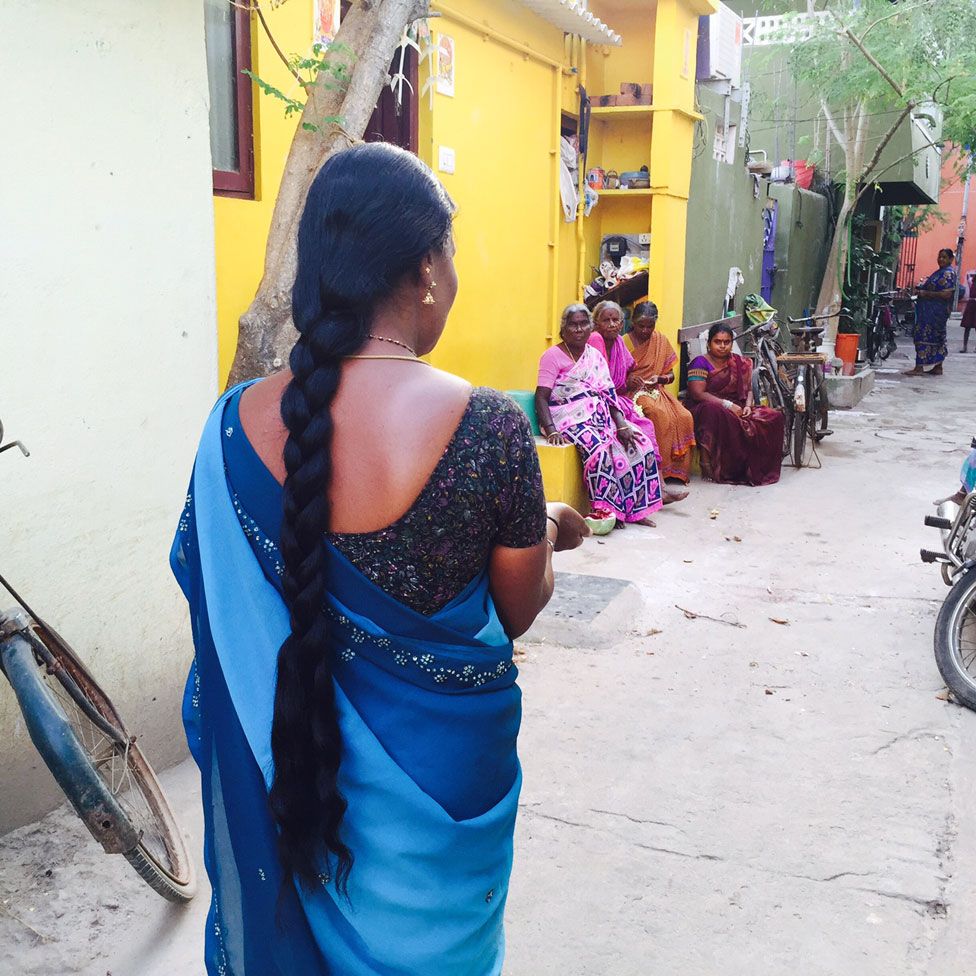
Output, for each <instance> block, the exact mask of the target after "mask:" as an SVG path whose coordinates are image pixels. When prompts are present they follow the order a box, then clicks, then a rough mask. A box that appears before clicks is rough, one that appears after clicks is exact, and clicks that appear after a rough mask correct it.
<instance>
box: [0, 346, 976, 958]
mask: <svg viewBox="0 0 976 976" xmlns="http://www.w3.org/2000/svg"><path fill="white" fill-rule="evenodd" d="M957 345H958V340H957V339H956V337H955V336H950V347H951V348H953V349H955V347H956V346H957ZM907 348H908V347H906V346H903V347H902V349H901V350H900V351H899V353H897V354H896V355H895V356H893V357H892V359H891V360H889V364H888V366H887V367H886V368H885V369H883V370H882V371H881V372H879V374H878V381H877V385H876V388H875V390H874V392H873V393H872V394H871V395H870V396H869V397H868V398H867V399H865V400H864V401H863V402H862V403H861V404H860V406H859V407H857V408H856V409H854V410H852V411H849V412H846V413H839V412H837V413H834V414H833V415H832V418H831V426H832V427H833V429H834V430H835V434H834V436H833V437H831V438H829V439H828V440H827V441H826V442H825V443H824V444H823V445H822V447H821V457H822V462H823V467H822V469H820V470H801V471H794V470H793V469H791V468H784V472H783V478H782V481H781V482H780V484H778V485H776V486H774V487H770V488H761V489H749V488H737V487H729V486H722V485H712V484H704V483H702V482H700V481H696V482H694V483H693V492H692V495H691V497H690V498H689V499H688V500H687V501H686V502H684V503H682V504H681V505H676V506H672V507H670V508H669V509H668V510H666V511H664V512H661V513H659V515H658V516H657V522H658V527H657V528H656V529H646V528H641V527H633V526H632V527H629V528H627V529H626V530H625V531H622V532H615V533H613V534H612V535H611V536H609V537H608V538H606V539H591V540H589V541H588V542H587V543H586V544H585V545H584V546H583V547H582V548H581V549H580V550H578V551H576V552H573V553H569V554H564V555H561V556H560V557H558V561H557V570H558V571H560V572H561V574H562V578H561V583H560V588H559V592H558V594H557V597H556V599H555V600H554V603H553V605H552V607H551V608H550V610H549V611H548V612H547V613H546V615H545V617H544V618H543V619H541V620H540V622H539V623H537V625H536V627H535V629H534V630H533V631H531V632H530V634H529V635H527V637H526V638H525V639H523V640H522V641H520V642H519V646H518V649H517V658H518V661H519V665H520V669H521V686H522V689H523V696H524V698H523V701H524V706H525V715H524V721H523V732H522V738H521V741H520V754H521V757H522V762H523V766H524V775H525V781H524V787H523V791H522V802H521V811H520V820H519V825H518V828H517V833H516V862H515V869H514V873H513V877H512V887H511V893H510V897H509V904H508V913H507V920H508V921H507V937H508V957H507V964H506V969H505V971H506V973H507V974H510V976H604V974H605V976H645V974H650V973H662V974H663V973H671V974H696V976H710V974H719V973H721V974H726V976H727V974H743V976H744V974H769V976H779V974H786V973H797V974H800V976H819V974H832V976H834V974H841V973H843V974H854V973H857V974H859V976H875V974H877V976H881V974H884V976H902V974H910V973H932V974H942V973H960V974H961V973H963V972H965V971H967V967H969V966H970V965H971V963H970V962H969V960H970V958H971V951H970V949H969V945H968V940H967V938H966V935H967V933H968V932H972V931H973V924H974V923H976V918H974V916H976V897H974V895H976V837H974V836H973V835H972V833H971V832H970V833H968V834H967V833H965V832H962V831H961V830H960V825H963V824H967V823H972V822H973V820H974V814H976V809H974V808H976V792H974V789H973V786H974V782H973V781H974V772H973V770H974V764H973V762H972V761H971V752H972V750H973V749H974V746H976V716H974V715H972V714H970V713H969V712H967V711H965V710H963V709H961V708H959V707H957V706H955V705H953V704H951V703H947V702H946V701H944V700H943V697H941V696H942V692H943V683H942V681H941V679H940V677H939V674H938V672H937V670H936V667H935V663H934V661H933V656H932V630H933V625H934V620H935V615H936V613H937V611H938V608H939V605H940V603H941V601H942V599H943V597H944V596H945V593H946V592H947V591H946V588H945V586H944V585H943V583H942V580H941V578H940V575H939V573H938V570H937V568H935V567H932V566H924V565H922V564H921V563H920V562H919V559H918V550H919V548H920V547H921V546H932V545H935V544H937V538H936V533H935V530H933V529H926V528H924V527H923V526H922V518H923V516H924V515H926V514H928V513H931V512H932V511H933V508H932V501H933V499H935V498H937V497H939V496H942V495H946V494H949V493H950V492H952V491H954V490H955V488H956V487H957V478H956V476H957V473H958V469H959V465H960V462H961V461H962V459H963V457H964V456H965V453H966V451H967V450H968V446H969V440H970V437H971V435H972V434H973V430H972V416H971V410H970V409H969V408H970V403H971V391H972V389H973V384H974V382H976V357H963V356H958V355H952V356H951V357H950V359H949V361H948V362H947V364H946V375H945V377H944V378H942V379H941V380H939V379H933V378H929V377H921V378H906V377H902V376H900V375H899V372H900V370H901V369H904V368H907V366H908V365H909V359H908V357H907V354H906V353H907ZM160 558H161V559H162V558H164V554H162V553H161V554H160ZM173 705H174V708H175V707H176V705H177V703H176V702H174V703H173ZM25 748H26V746H25ZM164 782H165V784H166V786H167V788H168V790H169V791H170V796H171V798H172V800H173V801H174V805H175V806H176V808H177V810H178V814H179V816H180V817H181V820H182V822H183V823H184V824H185V825H186V827H187V829H188V830H189V831H190V832H191V833H192V834H193V839H194V841H195V843H196V844H197V845H198V844H199V839H200V815H199V798H198V785H197V779H196V771H195V769H194V767H193V766H192V764H191V763H190V762H184V763H183V764H182V765H180V766H178V767H176V768H175V769H172V770H170V771H169V772H168V773H167V774H166V775H165V776H164ZM202 888H203V889H204V890H201V892H200V894H199V895H198V896H197V898H196V900H195V901H194V903H193V904H192V906H191V907H190V908H189V909H186V910H180V909H177V908H174V907H173V906H170V905H168V904H166V903H164V902H163V901H161V900H159V899H158V898H157V897H156V896H155V895H153V894H152V893H151V892H150V891H149V890H148V889H147V888H145V887H144V886H143V885H142V884H141V883H140V882H139V881H138V879H137V878H136V877H135V875H134V874H132V873H131V872H130V871H129V869H128V867H127V866H126V865H125V863H124V862H123V861H122V860H121V859H118V858H108V857H105V856H104V855H102V854H101V853H100V851H99V850H98V849H96V847H95V845H94V844H93V843H92V842H91V841H90V840H88V839H87V835H85V833H84V830H83V828H82V827H81V826H80V824H79V823H78V822H76V821H75V820H74V818H73V817H72V816H71V815H70V814H68V813H67V812H65V811H64V810H63V809H62V810H61V811H57V812H55V813H54V814H51V815H50V816H48V817H47V818H45V819H44V820H42V821H40V822H39V823H37V824H34V825H31V826H28V827H24V828H21V829H19V830H17V831H14V832H13V833H11V834H9V835H7V836H6V837H4V838H3V839H2V841H0V946H2V949H0V973H3V974H11V976H13V974H17V976H68V974H81V976H109V974H110V976H164V974H165V976H202V972H203V970H202V962H201V941H202V929H203V924H204V919H205V915H206V910H207V901H208V899H207V896H206V891H205V886H202Z"/></svg>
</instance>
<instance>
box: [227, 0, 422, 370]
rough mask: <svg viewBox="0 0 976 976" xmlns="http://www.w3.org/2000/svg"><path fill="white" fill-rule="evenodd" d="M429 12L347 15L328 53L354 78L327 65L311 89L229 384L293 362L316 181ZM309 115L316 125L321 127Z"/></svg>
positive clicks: (354, 131)
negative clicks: (294, 313) (300, 251)
mask: <svg viewBox="0 0 976 976" xmlns="http://www.w3.org/2000/svg"><path fill="white" fill-rule="evenodd" d="M428 12H429V0H359V2H358V3H354V4H353V6H352V8H351V9H350V11H349V13H348V14H347V15H346V17H345V18H344V19H343V21H342V25H341V26H340V28H339V32H338V34H337V35H336V39H335V44H334V46H333V48H332V49H331V51H330V54H329V61H330V63H331V64H334V65H339V64H344V65H346V66H347V69H348V72H349V74H348V77H349V79H350V80H349V83H348V85H347V86H346V87H345V88H342V87H340V86H339V85H338V84H337V83H336V82H335V80H334V78H333V77H332V76H331V75H328V76H326V75H325V73H322V74H321V75H320V76H319V78H318V79H317V81H316V84H315V85H313V86H311V87H310V88H309V89H308V90H307V95H308V100H307V102H306V104H305V108H304V110H303V112H302V116H301V119H300V120H299V123H298V125H297V127H296V129H295V136H294V138H293V139H292V143H291V149H290V150H289V152H288V159H287V161H286V163H285V169H284V173H283V174H282V177H281V186H280V188H279V190H278V197H277V200H276V201H275V207H274V214H273V215H272V218H271V228H270V230H269V231H268V243H267V246H266V249H265V258H264V274H263V276H262V278H261V284H260V285H259V286H258V290H257V294H256V295H255V296H254V300H253V301H252V302H251V304H250V307H249V308H248V309H247V311H246V312H245V313H244V314H243V315H242V316H241V319H240V332H239V335H238V339H237V351H236V354H235V356H234V364H233V366H232V367H231V371H230V379H229V381H228V385H229V386H233V385H235V384H237V383H240V382H241V381H243V380H246V379H251V378H253V377H255V376H266V375H267V374H268V373H270V372H271V371H273V370H275V369H278V368H280V367H281V366H282V365H284V363H286V362H287V360H288V353H289V351H290V350H291V347H292V345H293V344H294V341H295V329H294V325H293V324H292V320H291V289H292V284H293V283H294V280H295V267H296V258H297V253H296V250H297V249H296V245H297V235H298V224H299V221H300V220H301V215H302V210H303V209H304V206H305V197H306V195H307V194H308V190H309V187H310V186H311V184H312V180H313V179H314V178H315V176H316V174H317V173H318V171H319V170H320V169H321V168H322V165H323V164H324V163H325V161H326V160H327V159H328V158H329V156H331V155H332V153H334V152H336V151H337V150H339V149H342V148H344V147H346V146H348V145H352V144H353V143H355V142H358V141H359V140H360V139H362V137H363V133H364V132H365V131H366V125H367V123H368V122H369V119H370V116H371V115H372V114H373V109H374V108H375V106H376V102H377V100H378V99H379V96H380V93H381V92H382V90H383V85H384V84H385V83H386V79H387V77H388V75H389V67H390V62H391V61H392V60H393V55H394V53H395V52H396V49H397V46H398V44H399V43H400V38H401V37H402V36H403V31H404V28H405V27H406V26H407V25H408V24H410V23H412V22H413V21H415V20H419V19H420V18H421V17H425V16H427V14H428ZM330 85H333V86H335V87H329V86H330ZM329 117H340V118H341V119H342V125H338V124H336V123H333V122H323V120H324V119H327V118H329ZM303 123H310V124H312V125H315V126H317V129H316V131H311V130H309V129H305V128H303V125H302V124H303Z"/></svg>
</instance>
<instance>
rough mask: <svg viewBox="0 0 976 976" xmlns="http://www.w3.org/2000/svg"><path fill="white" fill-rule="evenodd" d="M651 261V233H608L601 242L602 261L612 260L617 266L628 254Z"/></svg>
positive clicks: (616, 266)
mask: <svg viewBox="0 0 976 976" xmlns="http://www.w3.org/2000/svg"><path fill="white" fill-rule="evenodd" d="M628 255H629V256H631V257H635V258H640V259H642V260H644V261H649V260H650V258H651V235H650V234H607V235H605V236H604V238H603V240H602V241H601V242H600V262H601V263H602V262H604V261H610V262H612V264H613V266H614V267H615V268H619V267H620V262H621V261H622V260H623V259H624V258H625V257H627V256H628Z"/></svg>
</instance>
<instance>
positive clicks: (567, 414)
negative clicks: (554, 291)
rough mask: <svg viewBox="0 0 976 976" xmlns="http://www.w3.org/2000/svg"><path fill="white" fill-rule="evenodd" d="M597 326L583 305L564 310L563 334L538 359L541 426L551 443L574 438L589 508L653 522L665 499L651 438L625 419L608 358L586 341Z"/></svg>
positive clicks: (537, 398)
mask: <svg viewBox="0 0 976 976" xmlns="http://www.w3.org/2000/svg"><path fill="white" fill-rule="evenodd" d="M592 329H593V323H592V321H591V319H590V313H589V310H588V309H587V307H586V306H585V305H569V306H567V307H566V309H565V310H564V311H563V317H562V325H561V327H560V330H559V334H560V337H561V338H562V340H563V341H562V342H561V343H559V345H558V346H553V347H552V348H551V349H547V350H546V351H545V352H544V353H543V354H542V359H541V360H540V361H539V381H538V387H537V388H536V391H535V409H536V416H537V417H538V419H539V426H540V427H541V428H542V433H543V435H544V436H545V437H546V439H547V440H548V441H549V443H550V444H566V443H570V444H574V445H575V446H576V449H577V450H578V451H579V453H580V455H581V457H582V459H583V477H584V478H585V480H586V488H587V492H588V493H589V496H590V504H591V506H592V514H594V515H596V516H597V517H600V518H605V517H607V516H608V515H611V514H612V515H614V516H616V518H617V519H618V521H619V522H633V523H637V524H639V525H651V526H653V525H654V522H653V521H652V520H651V518H650V515H651V514H652V513H653V512H656V511H657V510H658V509H659V508H660V507H661V505H662V504H663V499H662V497H661V491H662V489H661V479H660V476H659V474H658V467H657V457H656V455H655V451H654V443H653V442H652V441H651V440H650V439H649V438H648V437H647V436H646V435H645V434H644V432H643V431H642V430H640V429H637V428H636V427H633V426H631V425H630V424H629V423H628V422H627V418H626V417H625V416H624V413H623V412H622V410H621V407H620V405H619V402H618V399H617V394H616V392H615V391H614V388H613V382H612V380H611V379H610V373H609V371H608V369H607V364H606V361H605V359H604V358H603V357H602V356H601V355H600V354H599V353H598V352H597V351H596V350H595V349H593V348H592V346H589V345H587V339H588V338H589V336H590V332H591V331H592Z"/></svg>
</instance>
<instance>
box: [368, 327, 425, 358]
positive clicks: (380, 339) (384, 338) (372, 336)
mask: <svg viewBox="0 0 976 976" xmlns="http://www.w3.org/2000/svg"><path fill="white" fill-rule="evenodd" d="M368 336H369V338H370V339H375V340H376V341H377V342H392V343H393V345H394V346H399V347H400V348H401V349H406V350H407V352H412V353H413V354H414V355H415V356H416V355H417V350H416V349H412V348H411V347H410V346H408V345H407V344H406V343H405V342H401V341H400V340H399V339H390V338H388V337H387V336H381V335H375V334H374V333H372V332H370V333H368Z"/></svg>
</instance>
